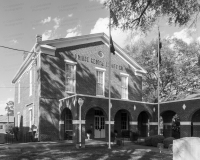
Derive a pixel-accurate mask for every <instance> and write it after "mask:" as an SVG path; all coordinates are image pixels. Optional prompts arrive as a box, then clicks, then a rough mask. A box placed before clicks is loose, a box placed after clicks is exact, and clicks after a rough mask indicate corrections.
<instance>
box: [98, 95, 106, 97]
mask: <svg viewBox="0 0 200 160" xmlns="http://www.w3.org/2000/svg"><path fill="white" fill-rule="evenodd" d="M96 96H97V97H105V95H96Z"/></svg>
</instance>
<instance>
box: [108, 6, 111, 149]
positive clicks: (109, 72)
mask: <svg viewBox="0 0 200 160" xmlns="http://www.w3.org/2000/svg"><path fill="white" fill-rule="evenodd" d="M110 36H111V19H110V8H109V67H108V68H109V69H108V74H109V77H108V86H109V95H108V149H111V145H110V132H111V126H110V108H111V106H110V105H111V100H110V97H111V95H110V81H111V50H110V47H111V46H110V44H111V38H110Z"/></svg>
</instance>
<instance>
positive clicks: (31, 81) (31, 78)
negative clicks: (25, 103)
mask: <svg viewBox="0 0 200 160" xmlns="http://www.w3.org/2000/svg"><path fill="white" fill-rule="evenodd" d="M29 78H30V81H29V82H30V83H29V87H30V88H29V96H32V92H33V71H32V69H30V76H29Z"/></svg>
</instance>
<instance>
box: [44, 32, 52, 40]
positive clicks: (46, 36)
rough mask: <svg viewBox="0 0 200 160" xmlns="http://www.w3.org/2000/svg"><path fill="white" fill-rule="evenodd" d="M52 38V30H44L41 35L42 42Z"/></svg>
mask: <svg viewBox="0 0 200 160" xmlns="http://www.w3.org/2000/svg"><path fill="white" fill-rule="evenodd" d="M51 37H52V30H46V31H45V32H44V33H43V34H42V40H49V39H51Z"/></svg>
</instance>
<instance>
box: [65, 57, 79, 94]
mask: <svg viewBox="0 0 200 160" xmlns="http://www.w3.org/2000/svg"><path fill="white" fill-rule="evenodd" d="M66 64H69V65H73V66H74V72H75V75H74V76H75V77H74V92H71V91H66V88H65V92H67V93H73V94H74V93H76V64H77V62H73V61H70V60H65V67H66ZM65 74H66V73H65ZM65 78H66V75H65Z"/></svg>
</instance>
